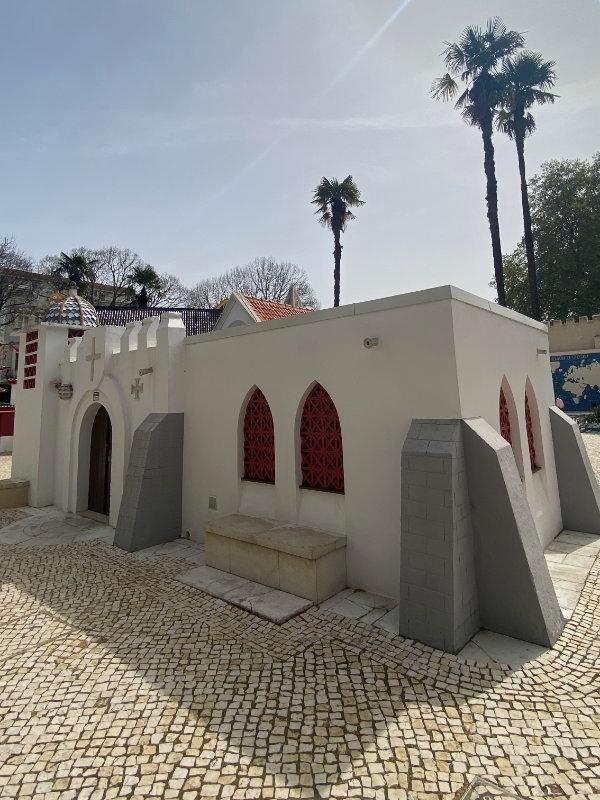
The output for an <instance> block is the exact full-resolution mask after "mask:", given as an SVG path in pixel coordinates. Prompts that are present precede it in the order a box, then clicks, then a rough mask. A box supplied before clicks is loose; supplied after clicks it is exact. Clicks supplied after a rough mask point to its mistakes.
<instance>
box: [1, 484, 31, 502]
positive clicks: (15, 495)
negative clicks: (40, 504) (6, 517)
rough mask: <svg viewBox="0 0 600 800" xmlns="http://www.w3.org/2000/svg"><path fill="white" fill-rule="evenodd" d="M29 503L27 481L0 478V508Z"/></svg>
mask: <svg viewBox="0 0 600 800" xmlns="http://www.w3.org/2000/svg"><path fill="white" fill-rule="evenodd" d="M28 503H29V481H18V480H13V479H12V478H5V479H3V480H0V508H23V506H26V505H27V504H28Z"/></svg>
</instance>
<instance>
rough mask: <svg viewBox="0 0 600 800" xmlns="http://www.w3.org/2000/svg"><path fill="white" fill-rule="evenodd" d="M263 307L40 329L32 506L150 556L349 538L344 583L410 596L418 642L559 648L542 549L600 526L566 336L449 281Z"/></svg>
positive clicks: (26, 474) (24, 442) (27, 343)
mask: <svg viewBox="0 0 600 800" xmlns="http://www.w3.org/2000/svg"><path fill="white" fill-rule="evenodd" d="M261 303H262V301H257V300H256V299H255V298H247V297H240V296H233V297H232V298H231V300H230V302H229V303H228V304H227V305H226V306H225V308H224V309H223V311H222V314H221V316H220V319H219V321H218V323H217V324H216V326H215V329H214V330H212V331H211V332H209V333H205V334H201V335H197V336H186V330H185V327H184V324H183V321H182V319H181V316H180V315H179V314H178V313H177V312H172V311H169V312H165V313H163V314H162V316H161V318H160V319H159V318H156V317H149V318H146V319H144V320H142V321H132V322H130V323H128V324H127V325H125V326H124V327H116V326H105V327H87V328H86V327H83V326H77V325H73V324H62V323H42V324H39V325H37V326H35V327H34V328H32V329H31V330H29V331H26V332H23V333H22V334H21V344H20V352H21V353H22V354H26V355H25V357H24V358H22V359H21V361H20V365H19V376H18V387H17V391H16V393H15V394H16V424H15V437H14V453H13V477H14V478H19V479H25V480H28V481H29V483H30V502H31V504H32V505H34V506H45V505H51V504H54V505H56V506H58V507H59V508H61V509H64V510H66V511H71V512H86V511H91V512H94V513H96V514H105V515H106V516H107V517H108V519H109V521H110V524H112V525H115V526H117V535H118V536H119V530H120V531H121V536H122V535H123V531H125V532H127V531H131V530H138V529H139V530H142V531H143V533H142V539H141V540H139V539H138V540H137V541H138V543H137V544H136V545H135V547H139V546H144V543H146V544H147V543H150V542H152V543H154V542H156V541H159V540H168V539H172V538H175V537H176V536H180V535H184V536H189V537H191V538H192V539H195V540H202V539H203V535H204V526H205V524H206V523H207V522H211V521H213V520H215V519H219V518H221V517H227V516H228V515H231V514H240V515H244V516H247V517H250V518H257V517H258V518H263V519H267V520H276V521H278V522H279V523H285V524H287V525H291V526H298V536H299V537H301V536H302V535H303V531H302V530H301V528H306V527H309V528H313V529H318V530H319V531H324V532H327V533H333V534H336V535H338V536H343V537H345V540H344V541H345V574H344V580H345V583H346V584H347V585H349V586H352V587H356V588H359V589H363V590H365V591H368V592H373V593H377V594H383V595H386V596H389V597H392V598H399V599H400V600H401V632H402V633H404V634H406V635H410V636H412V638H420V639H422V640H423V641H427V642H429V643H431V644H434V645H436V646H440V647H444V649H456V648H457V647H458V640H459V639H463V640H466V639H468V638H469V636H470V635H472V634H473V632H474V630H475V629H476V628H477V627H478V626H479V625H483V626H485V627H494V629H496V630H499V631H500V632H504V633H509V634H511V635H521V636H522V637H523V638H529V639H530V640H537V641H541V642H543V643H552V641H553V640H554V639H555V638H556V636H557V635H558V632H559V631H560V627H561V625H562V621H558V616H557V614H558V615H559V612H557V609H558V606H557V605H556V597H555V595H554V593H553V589H552V588H551V587H552V584H551V582H550V579H549V577H548V575H547V569H546V567H545V562H544V559H543V547H544V546H545V545H547V544H548V543H549V542H550V541H551V540H552V539H553V538H554V537H555V536H556V535H557V534H558V533H559V532H560V531H561V530H562V529H563V527H573V526H574V525H579V529H581V530H583V529H584V526H586V525H587V529H588V530H591V529H595V530H594V532H598V533H600V512H598V495H597V488H594V486H593V485H592V483H591V482H590V480H589V472H588V471H587V470H588V469H589V465H588V464H587V463H586V462H585V458H584V457H583V455H582V454H581V452H580V450H579V449H578V442H577V438H576V437H577V435H578V434H577V433H576V432H575V431H573V429H572V428H571V427H569V421H568V419H567V418H566V417H564V415H560V412H557V411H556V409H554V408H552V407H553V406H554V395H553V388H552V380H551V376H550V367H549V355H548V335H547V330H546V327H545V326H544V325H542V324H540V323H538V322H535V321H533V320H531V319H528V318H526V317H524V316H521V315H519V314H517V313H515V312H512V311H509V310H507V309H504V308H500V307H498V306H496V305H495V304H493V303H490V302H489V301H487V300H483V299H481V298H478V297H475V296H473V295H470V294H467V293H466V292H463V291H461V290H458V289H456V288H454V287H449V286H445V287H439V288H435V289H429V290H425V291H421V292H414V293H411V294H406V295H400V296H397V297H390V298H385V299H382V300H375V301H370V302H365V303H358V304H354V305H349V306H343V307H340V308H334V309H327V310H323V311H315V312H311V313H304V311H303V310H301V309H296V308H292V307H290V306H279V304H267V305H268V306H269V308H267V307H266V306H265V305H264V304H263V305H261ZM277 306H279V310H278V309H277V308H276V307H277ZM269 316H271V317H273V318H271V319H268V318H269ZM265 318H267V319H268V321H260V322H259V321H257V319H262V320H264V319H265ZM80 333H83V335H78V334H80ZM169 419H171V421H173V420H175V421H176V422H177V424H176V425H175V427H173V428H172V430H173V431H181V434H179V433H169V434H168V435H167V433H166V431H167V428H166V427H165V424H166V422H167V421H168V420H169ZM557 420H558V421H557ZM180 423H181V426H180V427H177V426H179V425H180ZM161 431H162V432H161ZM557 431H558V432H559V433H560V436H559V435H557ZM565 431H566V433H565ZM502 437H503V438H502ZM463 440H464V441H463ZM509 442H510V444H509ZM557 443H558V444H557ZM557 447H558V448H559V449H558V450H557ZM561 463H564V468H561ZM567 473H568V474H569V475H571V476H574V475H577V476H578V478H577V480H578V483H579V485H580V487H581V488H580V489H575V490H574V491H575V493H576V495H577V497H576V498H575V497H574V495H573V492H572V491H571V493H570V495H569V496H570V497H571V500H573V499H576V500H577V502H578V503H579V505H580V506H582V507H585V509H586V510H587V513H588V516H587V517H586V520H587V521H586V520H583V521H582V520H579V519H578V520H575V521H574V518H573V514H574V513H575V512H574V511H573V503H572V502H570V501H569V500H568V499H566V493H565V491H563V487H562V486H561V485H560V484H561V483H564V482H565V481H566V480H567V478H565V475H566V474H567ZM582 476H583V477H582ZM586 476H587V477H586ZM565 485H566V484H565ZM144 486H146V487H151V489H152V490H151V491H149V493H147V494H146V495H144V494H143V491H142V489H143V487H144ZM584 495H585V496H584ZM141 497H146V498H148V499H146V500H140V498H141ZM136 498H137V500H136ZM594 504H595V505H594ZM166 508H168V509H169V514H168V517H164V518H162V517H161V511H162V509H166ZM136 526H137V527H136ZM158 528H160V530H158ZM144 537H146V539H144ZM132 547H133V545H132ZM259 550H260V548H259ZM260 555H261V554H260V552H257V553H254V554H253V555H252V558H255V557H257V558H260ZM490 565H494V566H493V567H491V566H490ZM545 569H546V572H544V570H545ZM497 579H501V580H500V581H499V582H498V580H497ZM502 586H504V590H503V589H502ZM497 587H500V588H497ZM523 626H524V627H523ZM462 643H463V644H464V641H463V642H462ZM461 646H462V645H461Z"/></svg>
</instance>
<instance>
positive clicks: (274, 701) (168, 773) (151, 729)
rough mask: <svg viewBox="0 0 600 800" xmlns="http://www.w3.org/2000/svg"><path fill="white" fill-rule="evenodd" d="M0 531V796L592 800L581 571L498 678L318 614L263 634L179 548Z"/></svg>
mask: <svg viewBox="0 0 600 800" xmlns="http://www.w3.org/2000/svg"><path fill="white" fill-rule="evenodd" d="M598 442H600V437H599V438H598ZM597 446H598V443H597V442H596V441H593V442H592V447H597ZM598 450H599V452H600V448H598ZM11 523H12V524H11ZM0 524H1V525H3V526H8V527H4V528H3V529H2V530H0V541H1V542H2V544H0V573H1V577H2V586H1V590H0V592H1V602H0V626H1V640H0V641H1V643H2V652H1V654H0V661H1V665H0V796H1V797H2V798H12V797H18V798H44V800H69V798H94V799H95V798H98V799H99V798H138V797H144V798H145V797H149V798H152V797H157V798H173V800H174V799H175V798H178V799H179V798H183V800H196V798H210V797H216V798H240V800H242V799H243V800H245V799H246V798H296V797H303V798H321V797H342V798H344V797H358V798H386V800H395V799H396V798H433V797H436V798H437V797H441V798H455V797H457V798H458V797H462V796H464V794H465V793H467V796H469V797H471V798H476V797H503V796H507V797H510V796H517V797H518V796H522V797H544V796H545V797H548V796H554V797H565V796H567V797H589V798H593V797H600V725H599V723H600V640H599V637H598V631H599V629H600V561H599V560H596V561H595V562H594V565H593V567H592V569H591V571H590V573H589V575H588V578H587V581H586V583H585V586H584V588H583V591H582V593H581V596H580V599H579V602H578V604H577V606H576V608H575V610H574V611H573V614H572V616H571V618H570V620H569V621H568V624H567V626H566V628H565V630H564V632H563V634H562V636H561V638H560V640H559V642H558V644H557V646H556V647H555V648H554V649H553V650H551V651H547V652H544V653H543V654H541V655H539V656H538V657H536V658H534V659H533V660H530V661H527V662H526V663H525V664H524V665H523V666H522V667H520V668H518V669H515V668H512V669H511V668H510V667H508V666H506V665H502V664H490V663H488V664H485V663H476V662H475V661H466V662H465V661H464V660H460V659H459V658H457V657H455V656H451V655H447V654H444V653H441V652H439V651H435V650H431V649H430V648H428V647H426V646H424V645H418V644H415V643H414V642H411V641H408V640H404V639H401V638H399V637H397V636H395V635H393V633H391V632H388V631H385V630H382V629H380V628H376V627H374V626H373V625H369V624H365V622H364V621H361V620H360V619H358V620H351V619H348V618H344V617H341V616H339V615H337V614H335V613H332V612H331V611H328V610H325V609H322V608H321V609H314V608H313V609H310V610H309V611H307V612H305V613H304V614H302V615H300V616H298V617H295V618H294V619H292V620H290V621H289V622H288V623H286V624H285V625H282V626H276V625H273V624H272V623H269V622H266V621H264V620H261V619H259V618H258V617H256V616H253V615H252V614H249V613H248V612H246V611H243V610H241V609H239V608H235V607H233V606H231V605H228V604H227V603H225V602H223V601H222V600H218V599H215V598H212V597H209V596H208V595H206V594H203V593H202V592H200V591H198V590H196V589H193V588H191V587H189V586H186V585H184V584H182V583H180V582H178V581H176V580H175V576H176V575H178V574H180V573H182V572H183V571H185V570H189V569H190V567H193V566H194V564H195V563H197V562H196V560H195V559H196V556H197V553H198V548H197V547H194V546H192V545H188V544H187V543H185V542H180V543H178V544H177V546H176V547H173V548H171V549H170V550H169V548H166V549H163V551H162V553H161V554H160V555H158V554H152V553H146V554H136V555H131V554H127V553H124V552H121V551H119V550H117V549H116V548H112V547H111V546H110V541H111V531H110V529H106V528H102V527H101V526H99V525H97V524H96V523H93V522H92V521H90V520H86V519H83V518H81V517H72V516H71V517H65V515H61V514H59V513H58V512H56V510H38V511H35V510H33V509H28V510H24V511H14V512H13V511H6V512H0ZM474 782H475V784H476V785H473V784H474ZM497 787H502V788H497Z"/></svg>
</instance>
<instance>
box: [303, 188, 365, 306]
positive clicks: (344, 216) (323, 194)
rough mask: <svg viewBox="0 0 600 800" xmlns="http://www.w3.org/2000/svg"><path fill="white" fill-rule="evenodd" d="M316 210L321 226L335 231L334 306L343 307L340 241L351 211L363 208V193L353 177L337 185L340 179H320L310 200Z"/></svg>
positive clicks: (350, 217)
mask: <svg viewBox="0 0 600 800" xmlns="http://www.w3.org/2000/svg"><path fill="white" fill-rule="evenodd" d="M311 202H312V203H314V204H315V205H316V206H317V210H316V211H315V214H318V215H319V222H320V223H321V225H323V226H324V227H325V228H330V229H331V230H332V231H333V241H334V248H333V260H334V268H333V305H334V306H339V304H340V265H341V261H342V245H341V244H340V237H341V234H342V231H345V230H346V225H347V224H348V222H349V220H351V219H354V214H353V213H352V212H351V211H350V209H351V208H356V207H357V206H363V205H364V201H363V200H361V199H360V190H359V188H358V186H357V185H356V184H355V183H354V180H353V179H352V175H348V177H346V178H344V180H343V181H341V182H340V181H338V179H337V178H331V180H329V179H328V178H321V182H320V183H319V185H318V186H317V188H316V189H315V193H314V196H313V199H312V200H311Z"/></svg>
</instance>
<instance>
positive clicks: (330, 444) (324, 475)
mask: <svg viewBox="0 0 600 800" xmlns="http://www.w3.org/2000/svg"><path fill="white" fill-rule="evenodd" d="M300 454H301V458H302V484H301V485H302V486H303V487H304V488H306V489H319V490H321V491H324V492H338V493H340V494H341V493H343V492H344V453H343V449H342V429H341V427H340V420H339V417H338V413H337V409H336V407H335V405H334V403H333V400H332V399H331V397H330V396H329V394H328V393H327V392H326V391H325V389H324V388H323V387H322V386H321V384H320V383H317V384H315V385H314V386H313V388H312V389H311V391H310V392H309V394H308V396H307V398H306V400H305V401H304V408H303V409H302V418H301V421H300Z"/></svg>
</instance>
